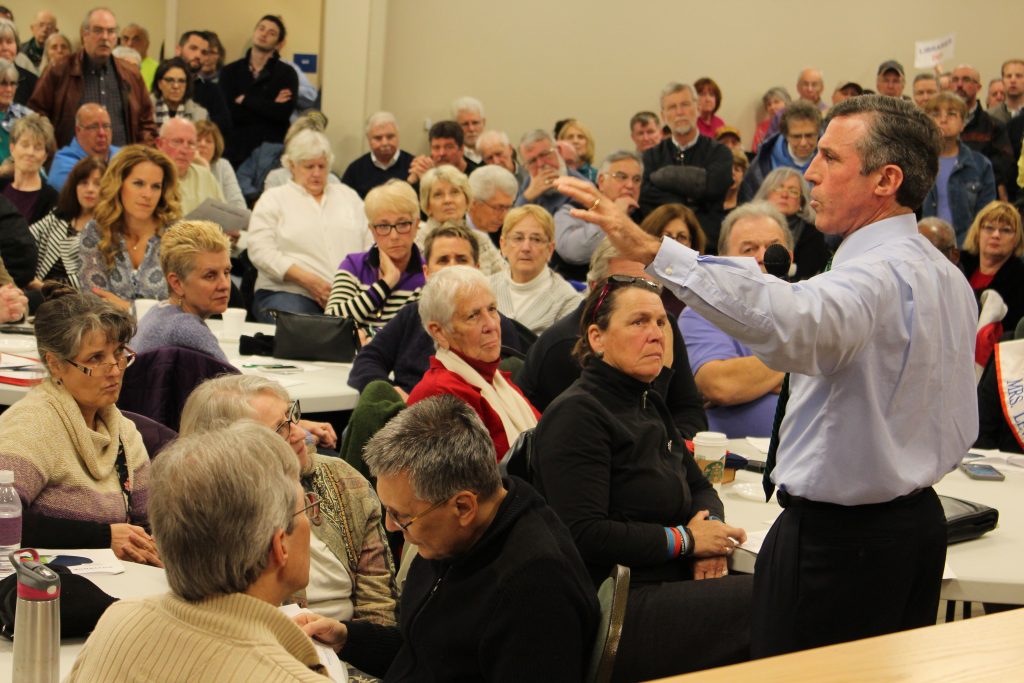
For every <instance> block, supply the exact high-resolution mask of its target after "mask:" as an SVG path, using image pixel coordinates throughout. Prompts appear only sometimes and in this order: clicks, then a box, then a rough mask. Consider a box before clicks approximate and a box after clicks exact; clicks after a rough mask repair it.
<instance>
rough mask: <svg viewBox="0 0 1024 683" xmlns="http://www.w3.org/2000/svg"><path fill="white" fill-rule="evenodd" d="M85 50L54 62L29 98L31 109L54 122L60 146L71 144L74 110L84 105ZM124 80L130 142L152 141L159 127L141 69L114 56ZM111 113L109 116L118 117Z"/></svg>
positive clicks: (58, 145)
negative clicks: (154, 117)
mask: <svg viewBox="0 0 1024 683" xmlns="http://www.w3.org/2000/svg"><path fill="white" fill-rule="evenodd" d="M84 55H85V53H84V52H83V51H82V50H79V51H78V52H75V53H74V54H72V55H71V56H69V57H68V58H67V59H65V60H64V61H63V62H59V63H57V64H54V65H53V66H51V67H50V68H49V69H47V70H46V71H45V72H43V75H42V76H41V77H40V78H39V82H38V83H37V84H36V89H35V91H34V92H33V93H32V97H31V98H29V101H28V108H29V109H31V110H33V111H36V112H39V113H40V114H43V115H45V116H46V117H47V118H49V119H50V122H51V123H52V124H53V129H54V132H55V133H56V137H57V147H58V149H59V148H61V147H64V146H66V145H68V144H70V143H71V140H72V139H73V138H74V137H75V113H76V112H77V111H78V108H79V107H80V106H81V104H82V93H83V92H84V91H85V83H84V80H83V78H82V63H83V61H84ZM111 59H113V60H114V68H115V69H116V70H117V77H118V80H120V82H121V101H122V102H123V103H124V105H125V109H126V110H127V111H126V112H124V114H125V130H127V131H128V138H129V140H128V142H130V143H131V142H139V143H143V144H147V145H148V144H152V142H153V140H155V139H156V134H157V127H156V121H154V120H153V101H152V100H151V99H150V98H149V92H147V91H146V84H145V83H144V82H143V81H142V76H141V75H140V74H139V72H138V70H136V69H135V68H134V67H132V66H131V65H130V64H128V63H127V62H123V61H121V60H120V59H116V58H113V57H111ZM117 115H118V113H117V112H110V117H111V118H113V117H115V116H117Z"/></svg>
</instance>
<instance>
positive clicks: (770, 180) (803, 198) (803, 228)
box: [753, 167, 832, 282]
mask: <svg viewBox="0 0 1024 683" xmlns="http://www.w3.org/2000/svg"><path fill="white" fill-rule="evenodd" d="M761 200H765V201H767V202H768V203H769V204H771V205H772V206H774V207H775V208H776V209H778V210H779V211H781V212H782V215H783V216H785V217H786V222H787V223H788V224H789V231H790V232H791V233H793V265H795V266H796V273H795V274H794V275H793V277H792V280H793V281H794V282H795V281H797V280H806V279H807V278H810V277H813V276H815V275H817V274H818V273H820V272H821V271H823V270H825V266H826V265H827V264H828V261H829V259H830V258H832V252H831V251H830V250H829V248H828V245H827V244H826V243H825V236H824V235H823V234H821V232H820V231H819V230H818V229H817V228H816V227H814V209H812V208H811V188H810V186H809V185H808V184H807V181H806V180H804V176H803V174H802V173H801V172H800V171H798V170H797V169H795V168H789V167H780V168H777V169H775V170H774V171H772V172H771V173H769V174H768V175H767V176H766V177H765V179H764V182H763V183H761V187H759V188H758V190H757V194H755V195H754V199H753V201H755V202H756V201H761ZM790 272H793V271H790Z"/></svg>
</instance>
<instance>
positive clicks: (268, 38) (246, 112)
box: [220, 14, 299, 168]
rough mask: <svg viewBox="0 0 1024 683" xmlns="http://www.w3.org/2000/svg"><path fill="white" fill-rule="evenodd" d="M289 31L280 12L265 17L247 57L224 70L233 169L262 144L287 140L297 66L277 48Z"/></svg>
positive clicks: (222, 83)
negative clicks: (284, 58) (286, 61)
mask: <svg viewBox="0 0 1024 683" xmlns="http://www.w3.org/2000/svg"><path fill="white" fill-rule="evenodd" d="M285 35H286V34H285V28H284V22H282V21H281V18H280V17H276V16H272V15H269V14H268V15H266V16H264V17H263V18H262V19H260V20H259V23H257V24H256V29H255V30H254V31H253V35H252V47H251V48H250V49H249V50H248V52H246V53H245V56H244V57H242V58H241V59H239V60H238V61H236V62H231V63H230V64H228V65H227V66H225V67H224V68H223V69H222V70H221V74H220V87H221V90H223V92H224V99H225V100H227V103H228V112H229V113H230V115H231V122H232V124H233V127H232V129H231V130H230V131H226V132H225V135H224V138H225V140H226V142H227V144H226V147H225V150H224V157H225V158H226V159H227V160H228V161H230V162H231V165H232V166H234V167H235V168H238V166H239V165H240V164H241V163H242V162H243V161H245V159H246V158H247V157H248V156H249V154H250V153H251V152H252V151H253V150H254V149H256V147H258V146H259V145H260V143H263V142H284V134H285V132H286V131H287V130H288V120H289V118H290V117H291V115H292V112H293V111H295V98H296V94H297V93H298V90H299V77H298V76H297V75H296V73H295V70H294V69H293V68H291V67H290V66H288V65H287V64H284V63H283V62H282V61H281V57H280V55H279V54H278V53H277V48H278V46H279V45H281V44H282V43H283V42H284V39H285Z"/></svg>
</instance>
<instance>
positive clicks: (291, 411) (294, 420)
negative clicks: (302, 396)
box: [274, 399, 302, 439]
mask: <svg viewBox="0 0 1024 683" xmlns="http://www.w3.org/2000/svg"><path fill="white" fill-rule="evenodd" d="M301 419H302V407H301V406H300V405H299V399H295V400H294V401H292V402H291V403H289V404H288V411H287V412H286V413H285V414H284V420H282V421H281V422H280V424H278V425H277V426H276V427H274V431H275V432H277V433H278V434H279V435H280V436H281V437H283V438H285V439H287V438H288V434H289V433H290V432H291V430H292V425H295V424H299V420H301ZM282 430H283V431H282Z"/></svg>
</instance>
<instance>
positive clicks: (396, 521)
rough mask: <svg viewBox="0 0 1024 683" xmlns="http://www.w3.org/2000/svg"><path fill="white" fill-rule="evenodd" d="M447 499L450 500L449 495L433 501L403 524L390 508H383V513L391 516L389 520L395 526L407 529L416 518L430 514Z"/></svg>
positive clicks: (403, 529)
mask: <svg viewBox="0 0 1024 683" xmlns="http://www.w3.org/2000/svg"><path fill="white" fill-rule="evenodd" d="M449 500H451V496H449V497H448V498H445V499H444V500H439V501H437V502H436V503H434V504H433V505H431V506H430V507H428V508H427V509H426V510H424V511H423V512H421V513H419V514H418V515H413V516H412V517H410V518H409V521H408V522H405V523H404V524H403V523H402V522H399V521H398V513H396V512H395V511H394V510H392V509H391V508H384V511H385V513H387V514H388V515H390V516H391V521H392V522H394V523H395V526H397V527H398V528H399V529H401V530H402V531H407V530H408V529H409V527H411V526H412V523H413V522H415V521H416V520H418V519H422V518H423V517H426V516H427V515H428V514H430V513H431V512H433V511H434V510H436V509H438V508H439V507H441V506H442V505H444V504H445V503H447V502H448V501H449Z"/></svg>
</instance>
